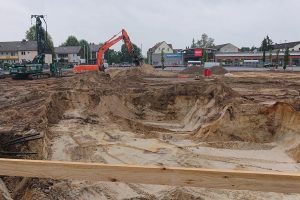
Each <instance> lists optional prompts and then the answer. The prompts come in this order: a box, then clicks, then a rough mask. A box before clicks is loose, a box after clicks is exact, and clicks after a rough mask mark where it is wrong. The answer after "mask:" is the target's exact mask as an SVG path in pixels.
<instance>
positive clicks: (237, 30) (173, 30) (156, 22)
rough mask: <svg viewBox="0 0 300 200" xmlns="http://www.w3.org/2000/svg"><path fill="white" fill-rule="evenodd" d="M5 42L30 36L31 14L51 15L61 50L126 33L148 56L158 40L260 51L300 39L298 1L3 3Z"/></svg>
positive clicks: (50, 26)
mask: <svg viewBox="0 0 300 200" xmlns="http://www.w3.org/2000/svg"><path fill="white" fill-rule="evenodd" d="M0 2H1V6H0V24H1V28H0V41H15V40H21V39H23V38H24V37H25V31H26V30H27V29H28V28H29V27H30V25H31V22H30V15H31V14H45V15H47V22H48V32H49V33H50V34H51V36H52V38H53V40H54V44H55V45H59V44H61V43H62V42H64V41H65V39H66V38H67V37H68V36H69V35H75V36H76V37H77V38H78V39H82V38H83V39H86V40H88V41H89V42H95V43H99V42H104V41H105V40H107V39H108V38H109V37H111V36H112V35H114V34H115V33H117V32H119V31H120V30H121V29H122V28H125V29H126V30H127V32H128V34H129V36H130V38H131V40H132V41H133V42H134V43H135V44H137V45H138V46H141V44H142V46H143V52H144V54H145V52H146V51H147V49H148V48H150V47H151V46H153V45H154V44H155V43H157V42H159V41H166V42H168V43H171V44H173V47H174V48H185V47H186V46H190V44H191V41H192V39H193V38H195V39H197V38H200V36H201V34H202V33H207V34H208V35H209V36H210V37H212V38H214V39H215V43H216V44H222V43H228V42H230V43H232V44H234V45H236V46H238V47H242V46H250V47H251V46H252V45H255V46H259V45H260V42H261V40H262V39H263V37H264V36H266V35H267V34H269V36H270V38H271V39H272V40H273V41H274V42H277V43H279V42H280V41H282V42H284V41H285V40H287V41H298V40H300V28H299V24H300V17H299V12H300V1H299V0H147V1H145V0H30V1H29V0H26V1H25V0H0Z"/></svg>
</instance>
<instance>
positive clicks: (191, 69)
mask: <svg viewBox="0 0 300 200" xmlns="http://www.w3.org/2000/svg"><path fill="white" fill-rule="evenodd" d="M203 71H204V67H199V66H191V67H187V68H185V69H184V70H182V71H181V72H180V74H203Z"/></svg>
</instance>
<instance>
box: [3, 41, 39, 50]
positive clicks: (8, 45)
mask: <svg viewBox="0 0 300 200" xmlns="http://www.w3.org/2000/svg"><path fill="white" fill-rule="evenodd" d="M8 51H10V52H16V51H37V42H36V41H26V40H23V41H12V42H0V52H8Z"/></svg>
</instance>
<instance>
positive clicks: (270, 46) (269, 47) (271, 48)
mask: <svg viewBox="0 0 300 200" xmlns="http://www.w3.org/2000/svg"><path fill="white" fill-rule="evenodd" d="M266 41H267V50H268V51H270V50H273V41H272V40H271V39H270V38H269V36H268V35H267V37H266Z"/></svg>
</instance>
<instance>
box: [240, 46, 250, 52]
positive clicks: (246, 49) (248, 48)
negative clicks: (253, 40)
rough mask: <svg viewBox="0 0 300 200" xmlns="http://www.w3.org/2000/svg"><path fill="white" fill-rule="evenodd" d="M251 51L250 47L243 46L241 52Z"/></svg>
mask: <svg viewBox="0 0 300 200" xmlns="http://www.w3.org/2000/svg"><path fill="white" fill-rule="evenodd" d="M249 51H250V47H242V48H241V52H249Z"/></svg>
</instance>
